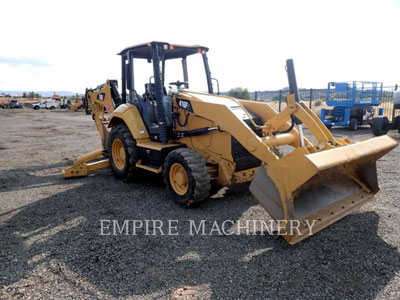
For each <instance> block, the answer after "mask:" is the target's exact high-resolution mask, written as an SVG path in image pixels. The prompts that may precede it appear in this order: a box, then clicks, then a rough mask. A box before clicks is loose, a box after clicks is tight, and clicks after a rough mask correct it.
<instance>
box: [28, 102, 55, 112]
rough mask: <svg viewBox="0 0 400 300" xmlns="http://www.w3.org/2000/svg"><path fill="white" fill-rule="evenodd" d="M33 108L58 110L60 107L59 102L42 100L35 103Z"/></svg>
mask: <svg viewBox="0 0 400 300" xmlns="http://www.w3.org/2000/svg"><path fill="white" fill-rule="evenodd" d="M32 108H33V109H34V110H38V109H41V108H46V109H56V108H59V105H58V103H57V101H54V100H40V101H39V102H36V103H33V104H32Z"/></svg>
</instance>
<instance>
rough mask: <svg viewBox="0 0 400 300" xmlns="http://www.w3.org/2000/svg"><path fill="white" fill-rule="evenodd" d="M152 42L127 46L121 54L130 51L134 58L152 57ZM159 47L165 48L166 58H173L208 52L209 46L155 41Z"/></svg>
mask: <svg viewBox="0 0 400 300" xmlns="http://www.w3.org/2000/svg"><path fill="white" fill-rule="evenodd" d="M151 43H153V42H148V43H142V44H137V45H134V46H130V47H127V48H125V49H123V50H122V51H121V52H120V53H118V54H119V55H126V54H128V52H130V54H131V55H132V56H133V58H145V59H152V53H151ZM155 43H157V46H158V47H159V49H163V50H164V57H165V59H173V58H181V57H186V56H188V55H192V54H195V53H202V52H203V51H205V52H207V51H208V48H207V47H203V46H200V45H190V46H188V45H179V44H170V43H166V42H155Z"/></svg>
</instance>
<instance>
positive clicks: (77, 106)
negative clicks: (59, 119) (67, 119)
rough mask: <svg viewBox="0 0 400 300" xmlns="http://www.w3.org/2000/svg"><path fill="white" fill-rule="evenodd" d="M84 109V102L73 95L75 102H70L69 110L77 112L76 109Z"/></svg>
mask: <svg viewBox="0 0 400 300" xmlns="http://www.w3.org/2000/svg"><path fill="white" fill-rule="evenodd" d="M81 108H84V101H83V100H82V97H80V96H79V95H78V94H76V95H75V100H74V102H72V103H71V104H70V105H69V106H68V109H69V110H73V111H78V109H81Z"/></svg>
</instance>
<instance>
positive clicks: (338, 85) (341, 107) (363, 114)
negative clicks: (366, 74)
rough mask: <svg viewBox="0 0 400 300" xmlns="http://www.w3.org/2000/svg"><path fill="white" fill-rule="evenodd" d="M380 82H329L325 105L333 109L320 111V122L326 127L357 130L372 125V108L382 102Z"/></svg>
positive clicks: (381, 85)
mask: <svg viewBox="0 0 400 300" xmlns="http://www.w3.org/2000/svg"><path fill="white" fill-rule="evenodd" d="M382 88H383V84H382V83H381V82H367V81H353V82H329V84H328V91H327V95H326V104H328V105H329V106H331V107H333V109H324V108H323V109H321V116H320V118H321V121H322V122H323V123H324V124H325V126H326V127H328V128H331V127H332V126H348V127H349V129H350V130H357V128H358V127H359V126H362V125H372V119H373V118H374V106H378V105H379V104H380V102H381V100H382Z"/></svg>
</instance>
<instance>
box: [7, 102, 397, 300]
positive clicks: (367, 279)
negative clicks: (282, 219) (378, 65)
mask: <svg viewBox="0 0 400 300" xmlns="http://www.w3.org/2000/svg"><path fill="white" fill-rule="evenodd" d="M0 128H1V131H0V154H1V156H0V170H1V172H0V298H1V299H3V298H4V299H11V298H13V299H18V298H43V299H55V298H60V299H69V298H72V299H87V298H113V299H114V298H132V299H158V298H167V299H176V298H177V299H181V298H182V299H183V298H185V299H186V298H189V299H197V298H201V299H207V298H221V299H225V298H235V299H239V298H240V299H244V298H248V299H261V298H263V299H266V298H269V299H276V298H284V299H287V298H297V299H300V298H301V299H329V298H336V299H337V298H341V299H342V298H359V299H375V298H378V299H400V273H399V269H400V253H399V246H400V234H399V232H398V228H399V226H400V205H399V203H398V201H397V200H398V199H399V193H400V187H399V186H398V170H399V168H400V160H399V156H400V153H399V152H400V148H396V149H395V150H393V151H392V152H391V153H389V154H388V155H387V156H385V157H384V158H383V159H381V160H380V161H379V162H378V176H379V180H380V186H381V192H380V193H379V194H378V195H377V197H376V199H375V201H374V202H373V203H370V204H368V205H366V206H364V207H363V208H361V210H360V211H358V212H355V213H353V214H351V215H350V216H347V217H346V218H344V219H342V220H341V221H339V222H337V223H335V224H334V225H332V226H330V227H329V228H327V229H325V230H323V231H322V232H320V233H318V234H317V235H315V236H313V237H311V238H309V239H307V240H305V241H304V242H302V243H300V244H297V245H295V246H290V245H288V244H287V243H286V242H285V241H284V240H283V238H281V237H278V236H274V235H265V236H261V235H257V234H255V235H246V234H244V233H242V234H240V235H222V236H220V235H217V234H213V235H207V236H199V235H193V236H192V235H190V230H189V228H190V226H189V220H194V221H195V222H200V220H203V219H204V220H207V221H208V222H209V223H207V224H210V223H213V222H214V221H217V223H219V224H221V223H222V222H223V221H224V220H233V221H234V222H236V224H237V222H238V221H239V220H240V221H241V222H245V221H246V220H270V218H269V216H268V214H267V212H266V211H264V210H263V209H262V208H261V207H260V205H258V204H257V202H256V200H254V199H253V198H252V197H251V195H250V193H249V192H248V190H247V189H235V190H229V191H227V192H226V194H225V195H224V197H215V198H214V199H210V200H207V201H205V202H204V203H203V204H202V205H201V206H200V207H198V208H194V209H184V208H181V207H179V206H177V205H175V204H174V203H173V202H172V201H171V200H169V199H168V198H167V197H166V194H165V190H164V186H163V183H162V180H160V179H159V178H158V177H154V176H150V175H148V176H147V178H145V179H144V181H143V182H139V183H129V184H128V183H123V182H120V181H118V180H116V179H115V178H114V177H113V175H112V173H111V171H110V170H109V169H106V170H102V171H99V172H98V173H96V174H95V175H92V176H88V177H86V178H79V179H71V180H64V179H63V177H62V175H61V169H63V168H65V167H66V166H68V165H70V164H71V162H72V161H73V159H74V158H75V157H76V156H79V155H82V154H85V153H87V152H89V151H93V150H96V149H97V148H98V147H100V141H99V138H98V135H97V131H96V129H95V127H94V124H93V121H92V120H91V118H90V116H86V115H84V114H83V113H74V112H68V111H33V110H29V109H23V110H0ZM333 133H334V134H335V136H337V137H339V136H343V135H349V136H350V138H352V139H355V140H360V139H364V138H369V137H370V136H371V133H370V130H369V129H361V130H359V131H357V132H356V133H355V134H353V133H351V132H349V131H346V130H339V129H334V130H333ZM391 134H392V136H393V137H395V138H397V139H399V135H398V134H397V133H396V132H393V133H391ZM107 219H115V220H119V221H120V222H121V223H120V224H122V221H123V220H126V219H128V220H133V219H138V220H145V219H150V220H154V219H160V220H164V221H165V222H167V221H168V220H169V219H171V220H179V223H178V225H177V227H178V232H179V235H178V236H166V235H165V236H162V235H160V234H159V233H158V234H157V235H155V236H147V235H146V234H145V231H144V230H138V232H137V235H135V236H133V235H115V236H102V235H100V220H107ZM207 228H208V229H207V231H209V228H210V227H207ZM150 229H151V228H150Z"/></svg>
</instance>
